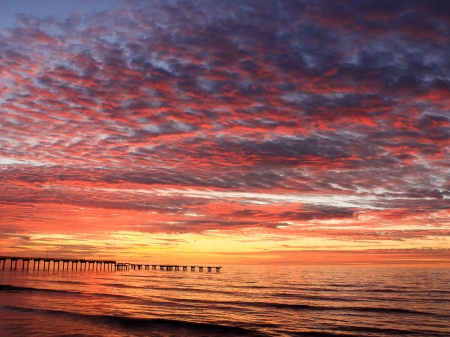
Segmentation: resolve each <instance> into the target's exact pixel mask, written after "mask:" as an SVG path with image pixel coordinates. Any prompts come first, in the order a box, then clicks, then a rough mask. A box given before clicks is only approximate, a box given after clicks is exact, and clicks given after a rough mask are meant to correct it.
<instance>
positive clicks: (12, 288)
mask: <svg viewBox="0 0 450 337" xmlns="http://www.w3.org/2000/svg"><path fill="white" fill-rule="evenodd" d="M0 291H6V292H31V291H42V292H50V293H68V294H78V295H80V294H84V293H82V292H80V291H68V290H59V289H46V288H33V287H19V286H12V285H7V284H0Z"/></svg>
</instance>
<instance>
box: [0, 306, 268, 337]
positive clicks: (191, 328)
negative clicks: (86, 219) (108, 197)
mask: <svg viewBox="0 0 450 337" xmlns="http://www.w3.org/2000/svg"><path fill="white" fill-rule="evenodd" d="M0 308H1V309H3V310H11V311H18V312H26V313H35V314H45V315H51V316H64V317H66V318H70V319H73V320H74V321H76V322H77V324H78V323H79V320H84V321H86V322H91V323H92V324H95V325H96V326H98V325H99V324H102V325H104V326H106V327H108V329H111V327H112V326H114V327H116V328H120V329H126V331H127V332H129V331H130V330H152V331H155V330H167V331H170V332H171V335H172V334H177V332H178V334H180V332H181V334H180V335H192V336H194V335H205V334H206V335H207V336H216V335H217V336H245V337H263V336H266V334H263V333H261V332H259V331H255V330H252V329H249V328H245V327H240V326H231V325H225V324H215V323H200V322H193V321H182V320H175V319H165V318H143V317H124V316H109V315H90V314H82V313H73V312H68V311H61V310H49V309H35V308H24V307H19V306H12V305H5V306H0Z"/></svg>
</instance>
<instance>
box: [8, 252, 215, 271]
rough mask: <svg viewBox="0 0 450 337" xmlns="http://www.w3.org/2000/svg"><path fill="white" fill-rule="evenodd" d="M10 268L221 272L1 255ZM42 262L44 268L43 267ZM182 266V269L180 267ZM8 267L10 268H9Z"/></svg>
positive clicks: (105, 261) (107, 261)
mask: <svg viewBox="0 0 450 337" xmlns="http://www.w3.org/2000/svg"><path fill="white" fill-rule="evenodd" d="M7 262H9V263H8V267H9V270H17V269H18V268H17V262H20V264H19V270H20V267H22V270H29V269H30V262H32V268H33V269H32V270H38V271H39V270H48V271H50V270H53V271H55V270H71V271H85V270H87V271H127V270H149V269H150V267H151V269H152V270H158V269H159V270H165V271H173V270H174V271H179V270H182V271H188V268H189V269H190V271H191V272H195V271H196V268H197V269H198V271H199V272H203V269H204V268H206V269H207V270H208V272H209V273H210V272H211V271H212V270H213V269H214V270H215V271H216V272H217V273H219V272H220V269H221V268H222V267H221V266H205V267H204V266H188V265H173V264H135V263H118V262H116V261H110V260H83V259H59V258H50V257H18V256H0V268H1V269H2V270H5V265H7ZM41 263H42V269H41ZM180 268H181V269H180ZM7 269H8V268H7Z"/></svg>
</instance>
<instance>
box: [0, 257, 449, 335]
mask: <svg viewBox="0 0 450 337" xmlns="http://www.w3.org/2000/svg"><path fill="white" fill-rule="evenodd" d="M449 284H450V269H446V268H418V267H339V266H333V267H257V266H226V267H224V268H223V269H222V271H221V272H220V273H215V272H213V273H207V272H203V273H200V272H198V271H197V272H195V273H193V272H190V271H188V272H183V271H159V270H140V271H125V272H92V271H90V272H88V271H83V272H80V271H78V272H75V271H74V272H71V271H64V272H63V271H59V272H51V271H50V272H48V271H45V272H42V271H40V272H37V271H35V272H33V271H28V272H23V271H21V270H20V271H19V270H18V271H6V270H5V271H0V336H177V337H180V336H394V335H395V336H398V335H411V336H450V289H449V288H448V286H449Z"/></svg>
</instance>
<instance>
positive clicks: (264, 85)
mask: <svg viewBox="0 0 450 337" xmlns="http://www.w3.org/2000/svg"><path fill="white" fill-rule="evenodd" d="M38 3H39V5H38ZM0 13H1V14H0V22H1V24H0V74H1V76H0V255H17V256H44V255H45V254H48V255H49V256H55V257H56V256H58V257H59V256H61V257H80V258H105V259H117V260H118V261H129V262H131V261H148V262H155V263H212V264H342V263H345V264H367V263H369V264H374V263H382V264H404V263H407V264H448V263H449V262H450V238H449V236H450V160H449V151H450V112H449V109H450V58H449V57H448V55H450V2H448V1H445V0H442V1H437V0H428V1H414V0H408V1H406V0H399V1H379V0H353V1H350V0H343V1H334V0H320V1H306V0H304V1H299V0H295V1H291V0H281V1H280V0H265V1H252V0H248V1H234V0H230V1H218V0H210V1H194V0H192V1H175V0H152V1H122V2H121V1H106V0H105V1H101V0H98V1H81V0H78V1H75V0H71V1H64V2H62V1H56V0H55V1H50V0H47V1H39V2H38V1H25V0H22V1H17V0H16V1H2V2H1V5H0Z"/></svg>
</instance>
